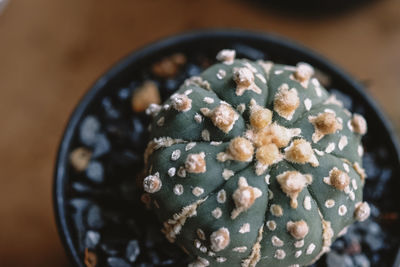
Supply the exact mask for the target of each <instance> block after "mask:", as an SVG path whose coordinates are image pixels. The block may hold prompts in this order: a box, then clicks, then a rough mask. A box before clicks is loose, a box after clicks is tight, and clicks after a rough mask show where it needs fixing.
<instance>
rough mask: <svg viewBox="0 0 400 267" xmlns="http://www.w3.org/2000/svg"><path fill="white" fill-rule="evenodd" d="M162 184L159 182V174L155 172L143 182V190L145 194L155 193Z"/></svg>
mask: <svg viewBox="0 0 400 267" xmlns="http://www.w3.org/2000/svg"><path fill="white" fill-rule="evenodd" d="M161 186H162V182H161V180H160V174H159V173H158V172H156V173H155V174H153V175H149V176H147V177H146V178H144V180H143V188H144V191H146V192H147V193H155V192H158V191H159V190H160V189H161Z"/></svg>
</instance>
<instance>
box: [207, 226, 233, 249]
mask: <svg viewBox="0 0 400 267" xmlns="http://www.w3.org/2000/svg"><path fill="white" fill-rule="evenodd" d="M229 242H230V235H229V230H228V229H227V228H225V227H222V228H220V229H218V230H217V231H215V232H213V233H212V234H211V236H210V243H211V249H212V250H213V251H215V252H218V251H221V250H223V249H225V248H226V247H227V246H228V245H229Z"/></svg>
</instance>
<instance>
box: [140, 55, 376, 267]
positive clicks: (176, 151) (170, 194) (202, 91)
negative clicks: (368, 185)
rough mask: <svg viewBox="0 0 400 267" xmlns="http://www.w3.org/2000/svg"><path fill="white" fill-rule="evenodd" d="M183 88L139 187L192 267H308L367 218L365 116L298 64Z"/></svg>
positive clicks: (246, 65) (219, 71)
mask: <svg viewBox="0 0 400 267" xmlns="http://www.w3.org/2000/svg"><path fill="white" fill-rule="evenodd" d="M217 59H218V60H219V61H221V62H220V63H218V64H215V65H213V66H211V67H209V68H208V69H207V70H205V71H204V72H203V73H202V74H201V75H200V76H199V77H192V78H190V79H188V80H186V81H185V82H184V84H183V85H182V86H181V87H180V88H179V90H178V91H177V92H176V93H175V94H173V95H172V96H171V97H170V98H169V99H168V100H167V101H166V102H165V103H164V104H163V105H162V106H159V105H151V106H150V107H149V108H148V110H147V111H148V114H151V115H152V116H153V122H152V124H151V126H150V129H151V130H150V137H151V141H150V142H149V144H148V146H147V149H146V152H145V165H146V166H145V168H146V169H145V171H146V173H147V175H148V176H147V177H146V178H145V179H144V181H143V185H144V190H145V191H146V192H147V193H145V194H147V197H150V199H151V203H152V206H153V208H154V210H155V213H156V214H157V216H158V219H159V220H160V221H161V222H162V224H163V229H162V232H163V233H164V234H165V236H166V238H167V239H168V240H169V241H171V242H176V243H177V244H178V245H180V246H181V247H182V249H183V250H184V251H185V252H187V253H188V254H189V255H191V256H193V259H194V261H193V263H191V264H190V266H243V267H246V266H256V265H257V266H303V265H307V264H310V263H312V262H314V261H316V260H317V259H318V258H319V257H320V256H321V255H322V254H323V253H324V252H326V251H328V250H329V247H330V245H331V243H332V242H333V241H334V240H335V239H336V238H337V237H338V236H340V235H342V234H343V233H344V232H345V230H346V227H347V226H348V225H349V224H351V223H353V222H354V221H356V220H359V221H362V220H365V219H366V218H367V217H368V215H369V211H370V209H369V206H368V204H367V203H366V202H362V188H363V184H364V179H365V172H364V170H363V169H362V164H361V157H362V154H363V149H362V146H361V144H360V142H361V137H362V135H363V134H365V132H366V130H367V125H366V121H365V119H364V118H363V117H362V116H361V115H357V114H355V115H352V114H351V113H350V112H349V111H348V110H346V109H345V108H344V107H343V106H342V103H341V102H340V101H338V100H337V99H336V98H335V97H334V96H333V95H330V94H329V93H328V92H327V91H326V90H325V89H324V88H323V87H322V86H321V84H320V83H319V82H318V80H317V79H316V78H314V77H313V73H314V70H313V68H312V67H311V66H310V65H308V64H306V63H299V64H298V65H297V66H295V67H294V66H286V65H279V64H273V63H272V62H266V61H257V62H253V61H249V60H246V59H235V51H233V50H223V51H221V52H220V53H219V54H218V55H217Z"/></svg>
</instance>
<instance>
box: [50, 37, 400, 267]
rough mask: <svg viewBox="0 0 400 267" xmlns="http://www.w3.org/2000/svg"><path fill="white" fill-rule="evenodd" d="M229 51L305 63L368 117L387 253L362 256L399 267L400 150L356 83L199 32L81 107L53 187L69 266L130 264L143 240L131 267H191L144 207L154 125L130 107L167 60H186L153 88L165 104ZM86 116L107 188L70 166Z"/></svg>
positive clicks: (271, 40)
mask: <svg viewBox="0 0 400 267" xmlns="http://www.w3.org/2000/svg"><path fill="white" fill-rule="evenodd" d="M223 48H233V49H236V51H237V53H238V57H247V58H250V59H271V60H273V61H275V62H282V63H286V64H296V63H297V62H299V61H303V62H308V63H310V64H311V65H313V66H314V67H316V68H317V69H318V70H320V72H321V73H323V76H324V77H325V83H326V84H325V85H326V87H327V88H328V89H331V90H332V91H333V93H336V94H337V95H338V97H339V98H342V100H343V101H344V104H345V106H346V107H347V108H349V109H350V110H351V111H353V112H358V113H361V114H363V115H364V116H365V117H366V119H367V121H368V125H369V131H368V134H367V135H366V136H365V137H364V145H365V155H364V167H365V168H366V171H367V174H368V176H369V177H370V178H369V180H367V183H366V186H365V190H364V192H365V198H366V200H367V201H369V202H370V203H371V204H372V205H373V207H375V209H373V216H372V217H373V219H374V221H375V222H378V223H379V226H380V228H381V229H382V235H385V237H381V239H379V237H378V239H379V240H380V242H383V243H384V244H383V245H382V247H379V248H378V250H375V249H376V248H374V249H371V248H364V245H363V244H361V246H362V249H363V252H364V250H366V251H365V253H366V255H367V256H368V257H369V260H370V262H371V266H393V264H395V263H394V262H395V258H396V254H397V251H398V247H399V244H400V230H399V228H398V226H397V225H398V222H399V218H398V215H397V214H399V212H400V206H399V205H397V203H398V202H399V201H400V195H399V194H398V193H397V190H398V188H400V187H399V183H400V182H399V179H397V178H398V176H399V174H400V160H399V159H400V150H399V146H398V145H397V142H396V140H395V139H396V138H395V134H394V132H393V130H392V128H391V127H390V124H389V122H388V121H387V119H386V118H385V116H384V115H383V114H382V112H381V111H380V110H379V108H378V107H377V105H376V104H375V103H374V102H373V101H372V99H371V98H370V97H369V96H368V95H367V94H366V93H365V90H364V89H363V87H362V86H361V85H360V84H359V83H357V82H356V81H355V80H354V79H353V78H351V77H349V76H348V75H347V74H346V73H344V72H343V71H342V70H341V69H339V68H338V67H336V66H335V65H333V64H332V63H330V62H328V61H327V60H325V59H324V58H323V57H321V56H320V55H318V54H316V53H314V52H311V51H309V50H308V49H306V48H304V47H302V46H300V45H298V44H295V43H293V42H291V41H288V40H285V39H283V38H281V37H277V36H273V35H269V34H264V33H252V32H245V31H240V30H208V31H200V32H192V33H187V34H182V35H178V36H175V37H171V38H167V39H164V40H162V41H159V42H156V43H154V44H151V45H149V46H146V47H145V48H143V49H141V50H138V51H137V52H134V53H132V54H131V55H129V56H127V57H126V58H124V59H123V60H121V61H120V62H118V63H117V64H116V65H115V66H113V67H112V68H111V69H110V70H109V71H107V72H106V73H105V74H104V75H102V76H101V77H100V78H99V80H98V81H97V82H96V83H95V84H94V85H93V86H92V88H90V90H89V91H88V93H87V94H86V95H85V96H84V98H83V99H82V100H81V102H80V103H79V104H78V106H77V107H76V109H75V111H74V113H73V114H72V116H71V118H70V120H69V122H68V125H67V127H66V130H65V133H64V136H63V138H62V140H61V144H60V148H59V152H58V158H57V162H56V167H55V177H54V207H55V216H56V221H57V226H58V230H59V233H60V236H61V240H62V242H63V244H64V247H65V250H66V251H67V253H68V254H69V256H70V259H71V260H72V262H73V263H74V264H75V265H76V266H84V263H83V258H84V249H85V247H88V246H91V249H92V250H94V251H95V253H96V254H97V257H98V261H99V264H100V265H101V263H106V262H108V264H109V265H112V264H115V265H114V266H117V265H116V264H117V263H118V262H117V261H118V260H121V259H122V258H123V257H125V256H126V255H125V253H126V252H125V250H126V244H127V242H129V240H131V239H135V240H138V242H139V243H138V244H139V248H140V253H133V254H134V255H133V256H132V257H133V259H132V258H131V260H135V259H136V263H132V265H133V266H141V265H139V263H148V264H149V265H142V266H183V265H184V264H185V263H186V262H187V261H188V259H186V257H185V256H184V254H182V253H181V251H180V250H179V249H178V248H176V247H175V246H173V245H169V244H168V243H167V242H166V241H165V240H164V239H163V236H162V235H161V234H159V231H158V230H157V229H160V227H159V226H158V224H157V223H155V219H154V217H153V215H152V214H151V213H149V212H148V211H146V209H145V208H144V207H143V205H142V203H141V202H140V200H139V198H140V190H139V189H138V188H137V187H136V185H135V178H134V177H135V175H136V174H137V173H138V172H139V171H140V169H141V167H142V156H141V155H142V153H143V150H144V147H145V144H146V142H147V139H146V131H145V130H144V129H145V128H146V127H145V126H146V124H147V123H148V119H147V118H146V116H145V115H144V114H137V113H134V112H133V111H132V110H131V108H130V105H129V102H130V101H129V99H128V98H129V96H130V95H131V93H132V91H133V90H134V88H135V87H136V86H137V84H140V83H141V82H142V81H143V80H147V79H155V77H154V76H153V75H152V74H151V71H150V69H151V66H152V64H153V63H154V62H156V61H158V60H159V59H160V58H163V57H164V56H167V55H170V54H172V53H175V52H181V53H183V54H185V55H186V56H187V58H188V63H186V65H185V67H184V69H183V70H182V71H181V72H180V73H179V74H178V75H177V76H176V77H175V78H174V79H158V80H157V81H156V82H157V83H158V85H159V87H160V92H161V96H162V98H163V99H165V98H167V97H168V96H169V95H170V94H171V93H172V92H173V90H174V89H177V86H178V85H179V83H180V82H181V81H183V80H184V79H185V78H186V77H187V76H189V75H195V74H197V73H198V72H199V71H200V68H201V67H199V65H201V64H202V63H201V62H203V63H204V62H206V61H213V60H214V58H215V55H216V53H217V52H218V51H219V50H221V49H223ZM205 59H206V60H205ZM88 115H94V116H96V117H97V118H99V122H100V124H101V126H100V129H98V131H101V132H102V133H104V136H105V137H106V141H108V142H109V146H108V147H107V146H104V142H103V147H102V148H103V151H102V152H101V153H100V152H98V153H97V154H99V155H98V156H97V157H98V158H97V159H96V160H97V161H99V162H102V164H103V165H102V166H104V174H105V176H106V178H105V179H104V180H102V181H100V182H98V181H97V182H93V181H88V179H87V177H85V174H82V173H77V172H74V170H73V169H72V168H71V166H70V161H69V153H70V152H71V150H72V149H74V148H76V147H80V146H82V145H83V144H82V142H81V140H80V130H81V128H80V126H81V124H82V121H83V119H84V118H86V117H87V116H88ZM132 122H133V123H132ZM132 125H133V126H132ZM92 128H93V127H92ZM103 141H104V140H103ZM95 149H97V148H95ZM95 153H96V151H94V154H95ZM93 203H95V204H93ZM88 218H90V219H88ZM89 220H90V222H89ZM375 225H376V224H375ZM89 228H90V229H92V230H93V232H95V233H97V232H99V233H101V237H100V238H97V237H93V235H92V236H91V238H89V240H88V237H87V236H85V235H87V232H86V231H87V230H88V229H89ZM361 228H362V227H361ZM364 230H365V229H364ZM365 231H369V230H368V229H366V230H365ZM92 234H93V233H92ZM88 243H89V244H88ZM165 247H167V248H168V249H167V250H165ZM136 252H138V251H136ZM136 256H137V257H136ZM154 257H156V258H157V260H154ZM152 260H153V263H151V261H152ZM324 261H325V259H324V258H323V259H321V260H320V261H319V263H318V266H325V264H324ZM119 263H121V262H119ZM118 266H119V265H118ZM121 266H123V265H121Z"/></svg>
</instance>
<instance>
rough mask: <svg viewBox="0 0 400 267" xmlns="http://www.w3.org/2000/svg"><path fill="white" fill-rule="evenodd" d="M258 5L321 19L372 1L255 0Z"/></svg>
mask: <svg viewBox="0 0 400 267" xmlns="http://www.w3.org/2000/svg"><path fill="white" fill-rule="evenodd" d="M256 1H257V2H258V3H259V4H262V5H266V6H270V7H274V8H277V9H279V10H281V11H282V12H289V13H292V14H294V15H304V16H310V17H321V16H326V15H329V14H332V15H334V14H338V13H341V12H345V11H349V10H352V9H355V8H358V7H362V6H365V5H367V4H369V3H371V2H373V0H324V1H320V0H303V1H296V0H256Z"/></svg>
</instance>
